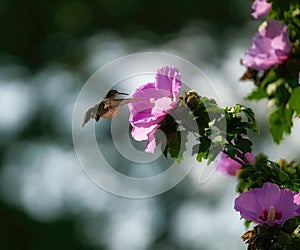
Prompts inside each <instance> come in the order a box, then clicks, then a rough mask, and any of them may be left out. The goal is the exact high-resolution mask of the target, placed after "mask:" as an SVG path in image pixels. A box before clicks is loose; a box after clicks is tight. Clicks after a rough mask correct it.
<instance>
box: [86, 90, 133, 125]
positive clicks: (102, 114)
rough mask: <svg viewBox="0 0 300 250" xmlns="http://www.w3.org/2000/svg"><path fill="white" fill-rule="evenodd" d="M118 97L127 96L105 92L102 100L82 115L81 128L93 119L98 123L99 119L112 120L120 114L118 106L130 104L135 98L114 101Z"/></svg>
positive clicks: (116, 92)
mask: <svg viewBox="0 0 300 250" xmlns="http://www.w3.org/2000/svg"><path fill="white" fill-rule="evenodd" d="M118 95H128V94H127V93H120V92H118V91H117V90H114V89H112V90H110V91H108V92H107V94H106V96H105V97H104V99H103V100H101V101H100V102H98V103H96V104H95V105H94V106H92V107H90V108H88V109H87V110H86V111H85V113H84V118H83V122H82V128H83V127H84V125H85V124H86V123H87V122H88V121H89V120H90V119H95V120H96V121H99V119H100V118H112V117H114V116H116V115H118V114H119V113H120V110H119V109H118V106H121V105H124V104H128V103H131V102H133V101H135V100H137V98H127V99H126V98H125V99H124V98H123V99H116V97H117V96H118Z"/></svg>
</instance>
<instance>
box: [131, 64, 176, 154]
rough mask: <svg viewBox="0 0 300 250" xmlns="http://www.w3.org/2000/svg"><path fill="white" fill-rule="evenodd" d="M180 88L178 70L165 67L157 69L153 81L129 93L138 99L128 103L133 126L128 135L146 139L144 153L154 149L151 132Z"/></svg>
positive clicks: (166, 112)
mask: <svg viewBox="0 0 300 250" xmlns="http://www.w3.org/2000/svg"><path fill="white" fill-rule="evenodd" d="M180 88H181V76H180V73H179V71H178V69H177V68H176V67H171V66H170V67H169V66H166V67H162V68H160V69H158V70H157V73H156V75H155V81H154V82H153V83H152V82H151V83H146V84H144V85H142V86H140V87H139V88H137V89H136V90H135V92H134V93H133V95H132V97H133V98H137V99H138V100H137V101H135V102H132V103H130V104H128V107H129V111H130V117H129V122H130V123H131V126H132V127H133V129H132V131H131V135H132V137H133V138H134V139H135V140H137V141H142V140H148V143H147V145H146V150H145V151H146V152H149V153H153V152H154V150H155V147H156V142H155V137H154V134H155V131H156V130H157V129H158V128H159V123H160V122H161V121H162V120H163V119H164V118H165V117H166V116H167V115H168V112H169V111H170V110H171V109H173V108H174V107H175V105H176V104H177V102H178V100H179V98H178V94H179V91H180Z"/></svg>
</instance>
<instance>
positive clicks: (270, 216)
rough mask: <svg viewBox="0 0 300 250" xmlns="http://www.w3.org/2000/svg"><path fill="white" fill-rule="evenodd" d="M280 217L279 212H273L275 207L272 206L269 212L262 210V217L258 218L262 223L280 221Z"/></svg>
mask: <svg viewBox="0 0 300 250" xmlns="http://www.w3.org/2000/svg"><path fill="white" fill-rule="evenodd" d="M281 217H282V214H281V212H275V207H274V206H273V205H271V206H270V208H269V210H267V209H264V211H263V215H260V216H259V218H260V219H262V220H264V221H274V220H280V219H281Z"/></svg>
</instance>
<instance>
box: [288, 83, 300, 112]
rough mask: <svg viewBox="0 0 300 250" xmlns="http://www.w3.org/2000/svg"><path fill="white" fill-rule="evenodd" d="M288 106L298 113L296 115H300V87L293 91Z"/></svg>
mask: <svg viewBox="0 0 300 250" xmlns="http://www.w3.org/2000/svg"><path fill="white" fill-rule="evenodd" d="M288 105H289V107H290V108H291V109H292V110H294V111H295V112H296V115H300V87H297V88H295V89H294V90H293V92H292V94H291V97H290V99H289V102H288Z"/></svg>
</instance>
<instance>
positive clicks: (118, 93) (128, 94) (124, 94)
mask: <svg viewBox="0 0 300 250" xmlns="http://www.w3.org/2000/svg"><path fill="white" fill-rule="evenodd" d="M118 94H119V95H129V94H127V93H120V92H118Z"/></svg>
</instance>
